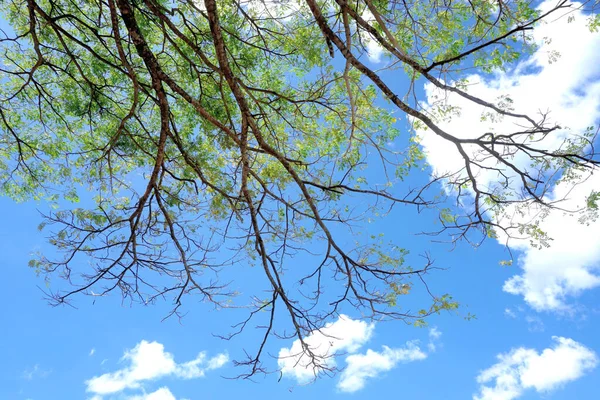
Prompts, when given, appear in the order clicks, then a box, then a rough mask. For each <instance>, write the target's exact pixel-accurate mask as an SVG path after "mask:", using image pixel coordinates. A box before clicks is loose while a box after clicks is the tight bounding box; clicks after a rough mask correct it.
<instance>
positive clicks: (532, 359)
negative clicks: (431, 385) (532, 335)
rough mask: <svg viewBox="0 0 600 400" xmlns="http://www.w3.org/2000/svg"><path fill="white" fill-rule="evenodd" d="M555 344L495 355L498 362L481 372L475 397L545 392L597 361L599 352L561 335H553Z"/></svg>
mask: <svg viewBox="0 0 600 400" xmlns="http://www.w3.org/2000/svg"><path fill="white" fill-rule="evenodd" d="M553 340H554V346H552V347H551V348H547V349H544V350H543V351H542V352H541V353H538V352H537V351H536V350H534V349H528V348H523V347H520V348H517V349H513V350H511V351H510V352H509V353H506V354H499V355H498V357H497V358H498V363H496V364H494V365H493V366H491V367H490V368H488V369H486V370H485V371H483V372H481V373H480V374H479V376H478V377H477V382H478V383H479V384H480V385H481V386H480V390H479V393H478V394H476V395H474V396H473V399H475V400H512V399H516V398H518V397H520V396H521V395H523V393H524V392H525V391H526V390H535V391H537V392H538V393H546V392H549V391H552V390H555V389H557V388H559V387H561V386H562V385H564V384H566V383H567V382H571V381H574V380H576V379H578V378H580V377H582V376H583V375H585V373H587V372H588V371H590V370H591V369H593V368H595V367H596V366H597V365H598V356H597V355H596V354H595V353H594V352H593V351H592V350H590V349H588V348H587V347H585V346H583V345H582V344H580V343H578V342H576V341H574V340H573V339H569V338H564V337H556V336H555V337H553Z"/></svg>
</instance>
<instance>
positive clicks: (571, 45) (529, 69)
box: [418, 2, 600, 310]
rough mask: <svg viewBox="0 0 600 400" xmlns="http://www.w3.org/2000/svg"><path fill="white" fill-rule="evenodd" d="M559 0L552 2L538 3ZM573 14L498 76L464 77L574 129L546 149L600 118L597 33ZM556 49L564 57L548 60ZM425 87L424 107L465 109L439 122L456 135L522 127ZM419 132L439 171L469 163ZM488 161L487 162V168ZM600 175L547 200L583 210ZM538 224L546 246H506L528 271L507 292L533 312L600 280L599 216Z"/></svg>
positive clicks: (491, 96) (542, 30)
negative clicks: (485, 115) (494, 118)
mask: <svg viewBox="0 0 600 400" xmlns="http://www.w3.org/2000/svg"><path fill="white" fill-rule="evenodd" d="M554 3H555V2H547V3H545V4H543V5H542V6H541V7H548V5H554ZM574 4H575V5H577V3H574ZM557 15H558V14H557ZM570 15H571V16H572V17H574V18H575V20H574V21H572V22H571V23H569V22H568V19H567V18H566V17H564V18H560V19H558V20H556V21H553V22H550V23H548V24H542V25H540V26H537V27H536V28H535V29H534V30H533V31H532V35H533V38H534V40H535V41H536V42H537V43H539V44H540V47H539V49H538V50H537V51H535V52H534V54H533V55H532V56H531V57H529V58H528V59H527V60H525V61H523V62H521V63H520V64H519V65H518V66H517V67H516V69H514V70H513V71H509V72H506V73H497V74H495V75H494V76H493V77H492V78H491V79H490V78H484V77H481V76H478V75H471V76H469V77H467V78H468V81H469V83H470V86H469V93H470V94H473V95H476V96H478V97H481V98H483V99H486V100H488V101H492V102H493V101H496V99H498V98H499V97H500V96H504V95H509V96H510V98H511V99H512V101H513V106H514V109H515V110H516V111H518V112H519V113H527V114H529V115H532V116H536V115H540V112H546V111H548V110H550V114H549V115H548V119H547V121H548V122H549V123H551V122H556V123H558V124H559V125H560V126H563V127H568V128H569V129H561V130H559V131H555V132H553V133H551V134H550V135H548V137H546V138H545V139H544V141H543V146H544V147H545V148H547V149H557V148H558V146H560V144H561V143H563V141H564V140H565V139H566V138H569V137H571V136H572V135H573V134H581V133H582V132H583V131H584V130H585V128H586V127H588V126H592V125H597V124H598V121H600V52H598V51H597V49H598V48H600V35H598V34H593V33H590V32H589V30H588V28H587V26H586V23H587V18H586V17H585V15H583V14H582V13H581V12H579V11H575V12H573V13H571V14H570ZM555 17H556V16H554V17H551V19H554V18H555ZM556 51H557V52H559V53H560V57H559V58H558V59H555V60H552V62H550V59H552V57H553V54H555V53H554V52H556ZM425 91H426V95H427V104H426V108H429V109H431V107H433V106H434V104H436V102H438V103H440V102H443V103H446V104H450V105H452V106H456V107H458V108H459V109H460V116H459V117H454V118H452V119H451V120H450V121H442V122H440V126H441V127H442V128H443V129H444V130H445V131H447V132H449V133H451V134H452V135H455V136H457V137H461V138H467V137H471V138H472V137H479V136H481V135H482V134H483V133H485V132H496V133H507V132H512V131H514V130H515V129H518V127H517V125H515V124H516V123H517V122H519V121H516V120H514V119H511V118H504V119H502V120H500V121H496V122H492V121H490V120H489V119H488V120H487V121H482V120H481V116H482V112H484V109H483V108H482V107H480V106H477V105H475V104H473V103H471V102H469V101H467V100H465V99H463V98H461V97H459V96H457V95H455V94H452V93H443V92H442V91H440V90H439V89H437V88H435V87H434V86H433V85H431V84H428V85H426V87H425ZM418 135H419V138H420V141H421V144H422V146H423V149H424V151H425V153H426V155H427V160H428V162H429V164H430V165H431V166H432V168H433V171H434V173H435V174H436V175H442V174H444V173H445V172H455V171H458V170H460V169H461V168H462V167H464V161H463V160H462V158H461V156H460V154H459V153H458V152H457V151H449V149H450V147H449V145H448V142H447V141H445V140H444V139H441V138H440V137H438V136H437V135H434V134H432V133H431V132H425V131H420V132H418ZM465 149H466V151H467V152H468V153H469V154H470V155H472V156H475V154H477V153H476V152H477V150H476V149H475V148H474V147H470V148H469V147H466V148H465ZM511 161H512V162H513V163H515V164H516V165H519V166H521V167H524V168H527V166H528V164H529V161H528V160H527V159H526V156H525V155H523V154H522V155H520V156H516V157H515V158H514V159H513V160H511ZM490 162H491V160H488V161H487V165H490V164H489V163H490ZM483 163H484V164H485V163H486V161H483ZM474 171H475V173H476V174H477V175H478V182H479V184H480V186H482V187H486V186H488V185H490V184H493V183H494V182H495V181H496V180H497V179H498V176H497V174H496V173H494V172H493V171H488V170H481V169H478V168H475V169H474ZM595 172H596V173H594V174H593V175H591V176H590V177H589V179H587V180H586V181H585V182H584V183H583V184H581V185H579V186H577V187H576V188H575V189H574V190H572V187H571V186H569V185H568V184H562V185H558V186H557V187H555V188H554V190H553V192H552V193H550V194H549V195H548V199H549V200H553V199H560V198H563V197H565V196H566V197H568V201H566V202H563V203H561V206H562V207H563V208H570V209H577V208H580V207H581V206H582V205H584V204H585V200H586V197H587V196H589V194H590V193H591V191H592V190H600V171H595ZM536 211H538V210H535V209H534V208H533V207H532V209H531V210H530V212H529V213H528V214H527V215H523V216H521V217H520V219H519V218H513V219H512V222H513V223H518V222H523V223H526V222H529V220H528V218H530V217H532V216H533V215H535V213H536ZM511 215H512V214H511ZM540 228H541V229H542V230H543V231H545V232H546V233H547V234H548V236H549V237H551V238H552V239H553V240H552V241H551V243H550V247H549V248H542V249H541V250H540V249H537V248H535V247H534V246H532V245H531V243H530V242H529V241H511V242H510V243H509V244H510V245H511V246H514V247H515V248H516V249H517V250H519V251H520V257H518V261H519V266H520V267H521V268H522V269H523V272H522V273H521V274H519V275H516V276H514V277H513V278H511V279H509V280H508V281H507V282H506V283H505V285H504V290H505V291H506V292H509V293H512V294H517V295H521V296H523V298H524V299H525V301H526V302H527V303H528V304H529V305H530V306H532V307H533V308H534V309H536V310H567V309H568V308H569V306H568V298H569V297H572V296H577V295H579V294H580V293H581V292H582V291H584V290H588V289H591V288H594V287H597V286H598V285H600V277H599V276H598V275H597V273H596V271H597V269H598V268H599V267H600V247H598V246H597V245H596V239H595V238H597V237H600V221H598V222H595V223H590V224H589V226H588V225H582V224H580V223H579V221H578V220H577V217H575V218H571V217H570V216H566V215H565V213H564V212H562V211H559V210H555V211H552V212H550V214H549V215H548V216H547V217H546V218H545V219H543V220H542V221H541V222H540ZM499 241H501V243H503V244H504V243H505V238H504V237H500V238H499Z"/></svg>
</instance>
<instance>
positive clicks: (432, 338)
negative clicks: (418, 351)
mask: <svg viewBox="0 0 600 400" xmlns="http://www.w3.org/2000/svg"><path fill="white" fill-rule="evenodd" d="M441 337H442V332H440V330H439V329H438V328H437V327H435V326H434V327H433V328H430V329H429V343H427V349H429V351H430V352H434V351H435V350H436V349H437V345H438V342H439V341H440V338H441Z"/></svg>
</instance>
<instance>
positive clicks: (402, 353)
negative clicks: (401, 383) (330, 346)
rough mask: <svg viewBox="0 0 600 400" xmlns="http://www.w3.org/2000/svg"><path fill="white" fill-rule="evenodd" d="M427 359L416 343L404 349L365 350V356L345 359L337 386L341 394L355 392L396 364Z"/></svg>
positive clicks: (410, 343)
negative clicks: (344, 366) (368, 380)
mask: <svg viewBox="0 0 600 400" xmlns="http://www.w3.org/2000/svg"><path fill="white" fill-rule="evenodd" d="M425 358H427V354H425V353H424V352H423V351H422V350H421V348H420V347H419V346H418V345H417V342H414V341H413V342H407V343H406V347H404V348H398V349H392V348H389V347H387V346H383V350H382V351H381V352H377V351H373V350H371V349H369V350H367V352H366V353H365V354H352V355H350V356H348V357H346V363H347V366H346V368H345V369H344V371H343V372H342V374H341V376H340V380H339V382H338V384H337V387H338V389H340V390H341V391H342V392H356V391H357V390H360V389H362V388H363V387H364V386H365V384H366V380H367V379H368V378H374V377H377V376H379V375H380V374H381V373H383V372H386V371H389V370H391V369H392V368H394V367H395V366H396V365H397V364H398V363H401V362H403V363H407V362H411V361H417V360H424V359H425Z"/></svg>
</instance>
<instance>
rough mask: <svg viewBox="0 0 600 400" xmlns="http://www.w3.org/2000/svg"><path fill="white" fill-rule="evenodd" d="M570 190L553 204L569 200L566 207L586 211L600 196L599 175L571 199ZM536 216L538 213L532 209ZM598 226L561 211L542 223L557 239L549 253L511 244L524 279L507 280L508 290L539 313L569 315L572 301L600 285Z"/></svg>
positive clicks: (563, 188)
mask: <svg viewBox="0 0 600 400" xmlns="http://www.w3.org/2000/svg"><path fill="white" fill-rule="evenodd" d="M569 189H570V188H568V187H567V185H564V184H562V185H558V186H557V187H556V188H555V190H554V193H553V196H552V198H557V199H558V198H562V197H565V196H568V197H569V199H568V200H567V201H565V202H563V203H562V204H561V207H565V208H569V209H576V208H580V207H582V206H583V205H585V203H586V198H587V196H589V195H590V193H591V192H592V190H600V171H597V172H596V173H595V174H594V175H592V176H591V177H590V178H589V179H587V180H586V181H585V182H584V183H583V184H581V185H578V186H576V187H575V188H574V189H572V190H571V192H570V193H567V190H569ZM531 212H535V210H534V209H533V207H532V209H531ZM599 222H600V221H595V222H594V221H591V223H589V225H588V224H582V223H580V222H579V221H578V218H576V217H574V216H571V215H566V214H565V213H564V212H562V211H560V210H554V211H551V212H550V213H549V214H548V216H547V217H546V218H544V219H543V220H541V221H540V228H541V229H542V230H543V231H545V232H546V233H547V234H548V236H550V237H551V238H552V239H553V240H552V241H551V242H550V247H547V248H542V249H537V248H534V247H532V246H531V244H530V243H529V242H528V241H513V242H512V243H511V245H512V246H514V247H515V248H516V249H518V250H520V251H521V255H520V257H519V265H520V266H521V268H522V269H523V273H522V274H520V275H515V276H513V277H512V278H510V279H509V280H507V281H506V283H505V284H504V290H505V291H506V292H508V293H512V294H520V295H522V296H523V297H524V299H525V301H526V302H527V303H528V304H529V305H531V306H532V307H533V308H535V309H536V310H566V309H568V305H567V303H566V299H567V297H568V296H576V295H578V294H579V293H581V292H582V291H584V290H587V289H591V288H594V287H597V286H598V285H600V277H598V275H597V273H596V271H597V270H598V268H599V267H600V247H599V246H597V238H598V237H600V223H599Z"/></svg>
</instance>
